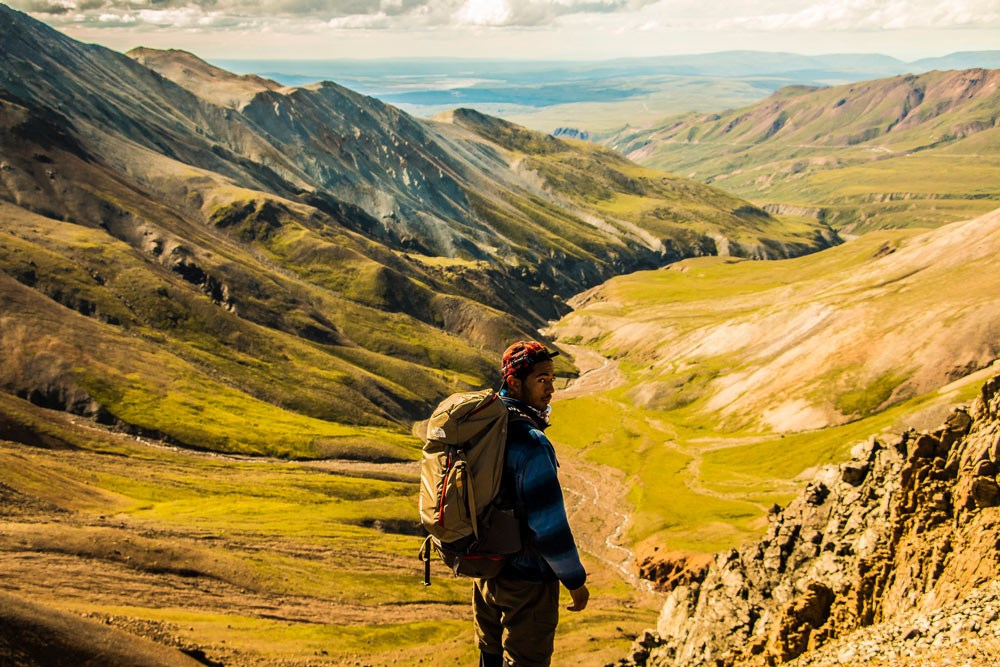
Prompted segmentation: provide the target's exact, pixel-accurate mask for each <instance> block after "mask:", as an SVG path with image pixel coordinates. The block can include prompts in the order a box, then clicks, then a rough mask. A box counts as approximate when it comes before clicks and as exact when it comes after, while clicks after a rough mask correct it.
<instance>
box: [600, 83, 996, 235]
mask: <svg viewBox="0 0 1000 667" xmlns="http://www.w3.org/2000/svg"><path fill="white" fill-rule="evenodd" d="M998 81H1000V72H998V71H997V70H967V71H958V72H956V71H951V72H929V73H927V74H921V75H919V76H915V75H907V76H899V77H894V78H891V79H880V80H875V81H868V82H862V83H857V84H851V85H843V86H835V87H831V88H819V89H816V88H805V87H789V88H784V89H782V90H780V91H778V92H777V93H775V94H774V95H772V96H771V97H770V98H768V99H766V100H764V101H762V102H759V103H757V104H755V105H753V106H749V107H744V108H742V109H738V110H733V111H725V112H721V113H715V114H710V115H693V114H692V115H687V116H681V117H676V118H672V119H668V120H666V121H664V122H662V123H660V124H658V125H657V126H656V127H654V128H653V129H651V130H644V131H638V132H636V131H632V132H624V133H621V134H619V135H617V136H616V137H614V138H613V139H611V140H610V141H609V143H610V144H611V145H613V146H614V147H615V148H618V149H620V150H622V151H623V152H624V153H625V154H627V155H629V156H630V157H632V158H633V159H636V160H638V161H640V162H642V163H643V164H646V165H649V166H653V167H657V168H661V169H666V170H668V171H672V172H676V173H679V174H684V175H687V176H689V177H691V178H694V179H697V180H699V181H702V182H707V183H713V184H716V185H718V186H719V187H722V188H723V189H725V190H727V191H729V192H732V193H734V194H738V195H740V196H743V197H747V198H748V199H751V200H752V201H754V202H756V203H758V205H765V204H767V205H770V206H768V207H767V208H768V210H776V211H780V210H795V209H801V208H803V207H807V208H810V209H812V211H813V214H814V215H817V216H818V217H820V218H821V219H823V220H826V221H827V222H829V223H830V224H831V225H833V226H835V227H837V228H838V229H841V230H844V231H854V232H862V231H866V230H870V229H878V228H895V227H933V226H937V225H940V224H943V223H947V222H954V221H957V220H962V219H966V218H969V217H973V216H975V215H980V214H982V213H985V212H987V211H989V210H992V209H993V208H995V207H996V206H997V201H1000V191H998V190H997V183H1000V163H998V162H997V155H998V149H1000V134H998V132H1000V130H998V129H997V126H996V124H997V117H998V114H1000V91H998V90H997V83H998Z"/></svg>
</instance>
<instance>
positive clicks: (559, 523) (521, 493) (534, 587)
mask: <svg viewBox="0 0 1000 667" xmlns="http://www.w3.org/2000/svg"><path fill="white" fill-rule="evenodd" d="M558 354H559V353H558V352H550V351H549V350H548V348H546V347H545V346H544V345H542V344H541V343H537V342H535V341H519V342H517V343H514V344H513V345H511V346H510V347H509V348H507V351H506V352H504V355H503V361H502V368H501V373H502V375H503V380H504V385H503V389H502V391H501V396H502V397H503V401H504V403H505V404H506V405H507V409H508V411H509V412H510V420H509V425H508V430H507V451H506V455H505V458H504V472H503V490H502V492H501V493H502V494H504V497H505V498H507V499H510V500H511V501H512V503H513V505H514V508H515V513H516V515H517V516H518V519H519V521H520V523H521V533H522V538H523V539H524V542H525V548H524V549H523V550H522V551H521V552H519V553H518V554H517V555H515V556H513V557H512V558H511V559H510V560H509V561H508V562H507V563H506V565H505V566H504V569H503V571H502V572H501V573H500V575H499V576H497V577H495V578H493V579H477V580H476V582H475V590H474V593H473V607H474V610H475V619H476V639H477V640H478V643H479V651H480V658H479V664H480V666H481V667H503V666H504V665H510V666H511V667H548V665H549V663H550V662H551V660H552V650H553V642H554V640H555V634H556V625H557V624H558V622H559V584H560V582H561V583H562V584H563V585H564V586H566V588H567V589H569V593H570V597H571V598H572V600H573V602H572V604H571V605H570V606H569V607H567V609H569V610H570V611H583V610H584V609H585V608H586V606H587V601H588V599H589V598H590V592H589V591H588V590H587V586H586V580H587V572H586V570H584V568H583V564H582V563H581V562H580V555H579V553H578V552H577V549H576V543H575V542H574V540H573V533H572V531H571V530H570V527H569V522H568V521H567V519H566V507H565V505H564V504H563V496H562V487H561V486H560V485H559V478H558V477H557V475H556V468H557V467H558V463H557V461H556V453H555V450H554V449H553V448H552V443H550V442H549V440H548V438H546V437H545V434H544V433H543V431H544V430H545V428H546V427H547V426H548V415H549V411H550V407H549V403H550V402H551V400H552V393H553V391H554V390H555V389H554V387H553V382H554V380H555V375H554V370H555V366H554V364H553V363H552V358H553V357H555V356H556V355H558Z"/></svg>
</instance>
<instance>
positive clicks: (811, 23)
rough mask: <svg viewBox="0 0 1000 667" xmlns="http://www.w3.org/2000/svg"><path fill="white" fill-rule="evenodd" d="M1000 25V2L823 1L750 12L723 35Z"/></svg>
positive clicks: (725, 24) (729, 22) (735, 18)
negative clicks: (737, 32)
mask: <svg viewBox="0 0 1000 667" xmlns="http://www.w3.org/2000/svg"><path fill="white" fill-rule="evenodd" d="M997 24H1000V2H998V0H954V1H952V2H947V3H944V2H938V1H934V2H927V1H923V0H922V1H920V2H914V1H912V0H910V1H907V0H823V1H821V2H812V3H810V4H808V5H807V6H805V7H802V6H801V5H796V6H794V7H792V8H789V9H788V10H787V11H781V10H779V9H777V8H775V10H772V11H770V12H767V11H762V12H745V13H743V14H738V13H737V14H734V15H732V18H727V19H723V20H721V21H719V22H718V23H717V24H716V25H715V27H717V28H719V29H723V30H731V29H743V30H760V31H785V30H833V31H843V30H907V29H913V28H946V27H963V26H986V25H994V26H996V25H997Z"/></svg>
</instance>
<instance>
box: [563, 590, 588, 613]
mask: <svg viewBox="0 0 1000 667" xmlns="http://www.w3.org/2000/svg"><path fill="white" fill-rule="evenodd" d="M569 594H570V596H571V597H572V598H573V604H571V605H570V606H568V607H566V609H568V610H570V611H583V610H584V609H586V608H587V601H588V600H589V599H590V591H588V590H587V585H586V584H584V585H583V586H580V587H579V588H575V589H573V590H571V591H570V592H569Z"/></svg>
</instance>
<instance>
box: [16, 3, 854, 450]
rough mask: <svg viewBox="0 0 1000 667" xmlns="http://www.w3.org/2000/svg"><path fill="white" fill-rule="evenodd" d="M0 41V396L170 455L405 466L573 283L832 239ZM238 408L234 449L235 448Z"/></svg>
mask: <svg viewBox="0 0 1000 667" xmlns="http://www.w3.org/2000/svg"><path fill="white" fill-rule="evenodd" d="M0 38H2V39H0V49H2V52H3V53H2V55H3V58H2V59H0V105H2V107H0V108H2V118H3V124H2V125H0V145H2V148H3V164H2V166H0V199H2V200H3V202H4V203H3V204H2V206H0V222H2V223H3V225H2V228H0V232H2V234H3V236H4V244H3V245H2V246H0V247H2V248H3V253H2V257H0V269H2V272H0V280H2V281H4V284H5V288H4V290H3V292H2V297H0V298H2V299H3V308H4V312H9V313H14V314H16V315H15V317H16V322H17V324H16V326H15V325H13V324H12V326H11V328H8V329H5V330H2V331H0V345H2V346H3V348H4V349H5V350H7V351H8V358H10V359H14V360H16V363H11V364H8V365H7V366H6V367H5V369H4V371H3V372H2V373H0V387H3V388H4V389H5V390H6V391H8V392H10V393H14V394H17V395H18V396H21V397H23V398H28V399H30V400H32V401H33V402H36V403H38V404H41V405H44V406H46V407H54V408H61V409H71V410H74V411H77V412H82V413H86V414H91V415H94V416H95V417H97V418H99V419H101V420H105V421H109V422H114V421H118V422H121V423H122V424H124V425H127V426H129V427H130V428H136V429H140V430H141V431H142V432H145V433H150V434H154V435H156V436H157V437H166V438H170V439H174V440H176V441H178V442H182V443H185V444H190V445H194V446H199V447H205V448H209V449H212V448H216V449H224V450H227V451H243V450H247V451H252V452H258V453H260V452H265V451H266V452H272V453H274V452H281V453H282V454H283V455H287V456H324V455H331V453H336V452H341V453H344V454H346V453H350V455H352V456H362V457H369V458H370V457H374V458H385V457H389V458H393V457H400V456H405V455H404V453H403V452H404V449H405V448H404V449H401V447H403V445H402V443H403V442H404V439H405V437H406V433H405V431H406V428H407V425H408V424H409V422H410V421H412V420H413V419H414V418H415V416H416V415H419V414H420V413H421V412H422V411H424V410H426V409H427V406H428V405H430V404H431V403H433V401H435V400H436V398H438V397H440V396H441V395H443V394H445V393H447V392H448V391H450V390H451V389H453V388H454V387H456V386H476V385H481V384H485V383H488V382H490V381H491V380H492V378H493V375H494V374H495V372H496V371H495V370H494V369H493V366H494V365H495V364H494V362H493V361H492V360H491V359H492V357H493V356H494V355H495V354H496V352H497V350H498V349H500V348H502V346H503V345H504V343H505V342H506V341H509V340H510V339H511V338H514V337H524V336H529V335H538V334H537V328H538V327H540V326H542V325H543V324H544V323H545V322H546V321H547V320H549V319H552V318H554V317H556V316H558V315H559V314H560V313H562V312H565V309H566V306H565V305H564V303H563V302H562V299H563V298H566V297H568V296H570V295H572V294H574V293H576V292H577V291H579V290H581V289H583V288H585V287H587V286H590V285H594V284H596V283H598V282H600V281H602V280H604V279H606V278H607V277H609V276H611V275H614V274H616V273H620V272H624V271H628V270H632V269H635V268H639V267H653V266H658V265H661V264H663V263H666V262H669V261H672V260H674V259H678V258H681V257H685V256H690V255H700V254H706V253H708V254H714V253H719V252H723V253H731V254H741V255H747V256H754V257H762V258H763V257H781V256H787V255H791V254H799V253H802V252H809V251H812V250H815V249H819V248H822V247H825V246H827V245H829V244H830V243H836V242H837V238H836V235H835V234H834V233H833V232H831V231H830V230H829V228H827V227H826V226H825V225H823V224H811V223H805V224H803V223H802V222H801V221H795V222H789V221H783V220H779V219H778V218H777V217H774V216H771V215H769V214H766V213H764V212H763V211H759V210H756V209H753V207H750V206H749V205H748V204H747V203H746V202H744V201H742V200H740V199H737V198H733V197H730V196H729V195H726V194H725V193H723V192H721V191H718V190H715V189H713V188H706V187H704V186H701V185H699V184H697V183H693V182H690V181H687V180H685V179H678V178H674V177H671V176H669V175H667V174H663V173H660V172H653V171H650V170H645V169H643V168H641V167H639V166H637V165H635V164H633V163H630V162H628V161H626V160H624V159H622V158H621V157H620V156H618V155H617V154H615V153H613V152H611V151H608V150H605V149H598V148H596V147H593V146H590V145H587V144H579V145H574V144H569V143H567V142H563V141H559V140H556V139H552V138H550V137H547V136H546V135H542V134H537V133H531V132H529V131H527V130H523V129H518V128H513V127H510V126H509V124H508V125H497V124H494V123H493V121H490V120H488V119H486V118H485V117H482V118H480V117H475V120H474V121H468V122H466V123H465V124H464V125H463V124H461V123H441V122H428V121H418V120H417V119H414V118H412V117H410V116H408V115H406V114H405V113H402V112H401V111H399V110H398V109H395V108H393V107H390V106H388V105H386V104H384V103H381V102H379V101H378V100H374V99H372V98H368V97H365V96H363V95H359V94H357V93H354V92H352V91H350V90H347V89H345V88H342V87H340V86H338V85H336V84H333V83H321V84H317V85H315V86H310V87H308V88H299V89H284V88H280V87H275V86H273V85H272V84H271V82H267V81H266V80H263V79H259V78H257V79H255V78H246V77H236V76H234V75H229V74H228V73H225V72H222V71H220V70H218V69H217V68H213V67H211V66H209V65H207V64H205V63H202V62H201V61H198V60H197V59H196V58H194V57H193V56H191V55H190V54H183V53H180V52H173V53H166V54H157V53H155V52H150V51H148V50H143V51H138V52H135V53H134V54H133V55H135V56H136V57H139V58H142V59H143V60H145V61H146V62H149V63H150V64H152V65H154V66H156V67H158V68H161V69H162V70H163V71H164V72H165V73H166V74H167V75H169V76H173V77H176V78H177V79H178V81H179V82H180V83H179V84H178V83H175V82H173V81H171V80H170V79H169V78H165V77H164V76H162V75H160V74H158V73H157V72H155V71H153V70H151V69H149V68H147V67H145V66H143V65H142V64H140V63H139V62H136V60H134V59H132V58H128V57H126V56H123V55H121V54H118V53H115V52H113V51H109V50H107V49H103V48H101V47H97V46H91V45H84V44H80V43H78V42H75V41H73V40H71V39H69V38H67V37H65V36H63V35H61V34H59V33H58V32H56V31H54V30H52V29H50V28H48V27H46V26H44V25H43V24H41V23H39V22H36V21H33V20H31V19H29V18H28V17H26V16H25V15H24V14H21V13H19V12H15V11H12V10H10V9H9V8H7V7H6V6H0ZM218 82H223V83H224V84H225V85H224V86H223V87H221V88H220V87H219V86H217V85H216V84H217V83H218ZM181 84H183V85H181ZM185 86H187V87H185ZM233 91H235V97H232V95H233V94H234V93H233ZM220 93H221V94H222V95H223V96H224V97H226V99H219V98H218V95H219V94H220ZM220 102H222V104H221V105H220ZM460 115H462V114H460ZM466 116H467V117H468V118H469V119H471V118H473V116H471V115H462V117H463V118H466ZM470 123H471V124H470ZM487 128H492V130H487ZM493 131H496V132H499V133H500V134H498V135H496V136H495V137H493V136H491V134H490V132H493ZM511 138H516V139H517V142H515V143H511V142H510V139H511ZM539 146H544V150H538V147H539ZM12 322H13V321H12ZM52 322H59V325H58V326H56V327H53V326H52ZM84 341H97V342H96V343H92V344H87V343H85V342H84ZM52 350H57V352H52ZM39 369H41V372H39ZM564 370H569V367H568V366H567V367H566V368H565V369H564ZM206 410H210V411H211V410H219V411H220V414H218V415H216V417H215V418H214V419H206V418H205V416H204V415H205V411H206ZM253 413H257V414H258V415H259V417H260V419H259V424H260V427H259V428H258V429H254V430H249V431H248V430H247V429H244V428H239V427H237V426H235V425H236V424H239V423H241V418H243V417H245V416H246V415H247V414H253ZM282 424H284V425H282ZM269 428H271V429H276V430H277V432H278V433H281V434H283V435H282V436H278V435H277V434H274V433H271V434H269V433H268V429H269ZM233 429H235V430H233ZM365 429H375V430H365ZM324 433H325V434H326V435H322V434H324Z"/></svg>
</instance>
